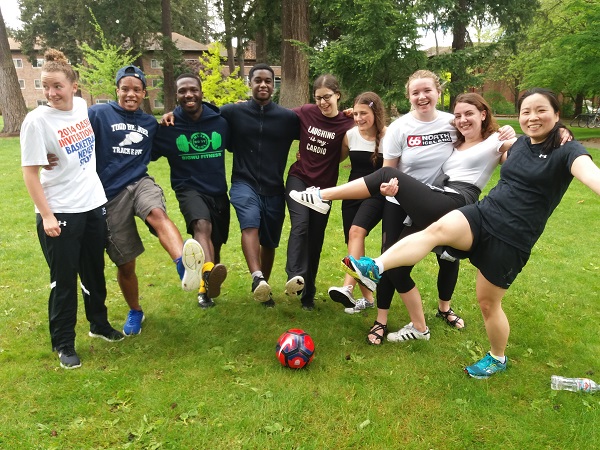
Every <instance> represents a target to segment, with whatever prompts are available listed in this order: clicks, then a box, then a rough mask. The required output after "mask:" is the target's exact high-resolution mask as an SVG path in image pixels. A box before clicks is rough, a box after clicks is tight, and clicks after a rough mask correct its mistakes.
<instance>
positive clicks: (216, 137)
mask: <svg viewBox="0 0 600 450" xmlns="http://www.w3.org/2000/svg"><path fill="white" fill-rule="evenodd" d="M222 142H223V140H222V138H221V134H220V133H218V132H216V131H213V132H212V133H211V135H210V136H208V134H206V133H202V132H198V133H193V134H192V135H191V136H190V138H189V139H188V138H187V136H186V135H185V134H181V135H179V137H178V138H177V139H176V140H175V144H176V145H177V149H178V150H179V152H180V153H184V154H183V155H180V156H181V159H204V158H218V157H219V156H221V154H222V152H221V151H218V149H220V148H221V144H222ZM211 145H212V151H211V152H207V153H204V152H206V151H207V150H208V149H209V148H210V147H211ZM190 151H192V153H190ZM194 152H197V153H204V154H203V155H197V154H194Z"/></svg>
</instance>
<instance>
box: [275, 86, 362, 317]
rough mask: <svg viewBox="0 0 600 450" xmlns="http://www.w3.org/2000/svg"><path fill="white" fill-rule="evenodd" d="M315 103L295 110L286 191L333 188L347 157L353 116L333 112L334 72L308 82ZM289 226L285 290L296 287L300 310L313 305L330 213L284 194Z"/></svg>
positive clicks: (335, 104) (336, 93)
mask: <svg viewBox="0 0 600 450" xmlns="http://www.w3.org/2000/svg"><path fill="white" fill-rule="evenodd" d="M313 95H314V97H315V104H307V105H303V106H301V107H299V108H295V109H294V112H295V113H296V114H298V117H299V118H300V144H299V159H298V160H297V161H296V162H295V163H294V164H292V166H291V167H290V170H289V173H288V178H287V183H286V194H289V193H290V191H292V190H295V191H304V190H306V189H307V188H308V187H309V186H320V187H322V188H325V187H332V186H335V185H336V183H337V179H338V171H339V164H340V161H342V160H343V159H345V158H346V157H347V156H348V147H347V144H346V145H343V143H344V136H345V135H346V131H348V130H349V129H350V128H352V127H353V126H354V120H353V118H352V117H347V116H345V115H344V114H343V113H342V112H340V111H339V110H338V101H339V100H340V96H341V93H340V88H339V83H338V81H337V80H336V79H335V77H334V76H332V75H329V74H326V75H321V76H320V77H319V78H317V79H316V81H315V82H314V84H313ZM286 199H287V204H288V210H289V212H290V221H291V230H290V237H289V240H288V248H287V264H286V267H285V270H286V272H287V275H288V283H287V284H286V293H288V294H295V293H298V292H300V291H302V292H301V294H300V296H301V302H302V309H304V310H307V311H311V310H312V309H313V308H314V304H315V303H314V298H315V293H316V286H315V279H316V277H317V270H318V268H319V259H320V257H321V249H322V247H323V239H324V237H325V228H326V227H327V221H328V219H329V214H324V215H323V214H320V213H318V212H316V211H313V210H311V209H309V208H307V207H306V206H303V205H300V204H299V203H297V202H295V201H293V200H291V199H290V198H289V195H286Z"/></svg>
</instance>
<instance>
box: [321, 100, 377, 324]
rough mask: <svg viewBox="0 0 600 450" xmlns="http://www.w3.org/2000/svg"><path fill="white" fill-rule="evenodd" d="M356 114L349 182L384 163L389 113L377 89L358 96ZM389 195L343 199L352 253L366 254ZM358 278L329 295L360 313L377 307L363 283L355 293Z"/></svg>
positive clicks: (349, 135) (348, 149)
mask: <svg viewBox="0 0 600 450" xmlns="http://www.w3.org/2000/svg"><path fill="white" fill-rule="evenodd" d="M353 116H354V123H355V124H356V126H355V127H354V128H351V129H350V130H348V131H347V132H346V136H345V137H344V142H343V144H342V153H343V158H345V157H346V155H348V156H350V164H351V169H350V176H349V177H348V182H350V181H352V180H356V179H358V178H361V177H364V176H366V175H369V174H370V173H373V172H375V170H377V169H380V168H381V166H382V164H383V154H382V152H381V140H382V139H383V136H384V135H385V130H386V129H387V127H386V122H387V119H386V114H385V107H384V105H383V102H382V101H381V98H380V97H379V96H378V95H377V94H376V93H375V92H363V93H362V94H359V95H358V96H357V97H356V98H355V99H354V104H353ZM384 202H385V198H384V197H383V195H380V194H378V195H374V196H373V197H370V198H368V199H360V200H344V201H343V202H342V222H343V226H344V237H345V242H346V244H347V245H348V254H350V255H352V256H354V257H355V258H360V257H361V256H363V255H364V254H365V238H366V237H367V236H368V234H369V232H370V231H371V230H372V229H373V228H375V226H376V225H377V224H378V223H379V222H380V221H381V217H382V214H383V206H384ZM355 285H356V280H354V278H352V277H351V276H350V275H346V277H345V278H344V284H343V286H340V287H335V286H334V287H330V288H329V291H328V292H329V296H330V297H331V299H332V300H333V301H335V302H338V303H341V304H342V305H344V306H345V307H346V308H345V310H344V311H345V312H346V313H347V314H356V313H359V312H361V311H363V310H365V309H367V308H373V306H374V300H373V293H372V292H371V291H369V290H368V289H367V288H365V287H364V286H361V285H359V287H360V290H361V294H362V295H361V298H358V299H355V298H354V295H353V291H354V287H355Z"/></svg>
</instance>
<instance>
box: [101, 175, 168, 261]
mask: <svg viewBox="0 0 600 450" xmlns="http://www.w3.org/2000/svg"><path fill="white" fill-rule="evenodd" d="M155 208H158V209H161V210H163V211H165V212H166V210H167V207H166V205H165V197H164V195H163V190H162V189H161V187H160V186H159V185H158V184H156V183H155V182H154V178H152V177H144V178H142V179H141V180H139V181H137V182H135V183H133V184H130V185H129V186H127V187H126V188H125V189H123V190H122V191H121V192H120V193H119V195H117V196H116V197H115V198H113V199H112V200H111V201H109V202H108V203H107V204H106V223H107V224H108V245H107V247H106V253H108V256H109V258H110V259H111V261H112V262H114V263H115V264H116V265H117V266H122V265H123V264H125V263H128V262H130V261H133V260H134V259H135V258H137V257H138V256H140V255H141V254H142V253H143V252H144V244H142V239H141V238H140V235H139V233H138V230H137V226H136V223H135V216H137V217H139V218H140V219H142V220H143V221H144V222H145V221H146V217H148V214H150V212H151V211H152V210H153V209H155ZM148 228H149V229H150V232H152V233H153V234H156V233H154V230H153V229H152V227H150V225H148Z"/></svg>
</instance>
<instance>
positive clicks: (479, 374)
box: [465, 352, 508, 378]
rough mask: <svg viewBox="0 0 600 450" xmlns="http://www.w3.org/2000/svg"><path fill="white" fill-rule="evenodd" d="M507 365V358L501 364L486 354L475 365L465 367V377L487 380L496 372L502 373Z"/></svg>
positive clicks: (488, 353)
mask: <svg viewBox="0 0 600 450" xmlns="http://www.w3.org/2000/svg"><path fill="white" fill-rule="evenodd" d="M507 365H508V358H506V360H505V361H504V362H503V363H502V362H500V361H498V360H497V359H496V358H494V357H493V356H492V355H490V352H487V353H486V354H485V356H484V357H483V358H482V359H480V360H479V361H477V362H476V363H475V364H473V365H471V366H468V367H465V372H466V373H467V375H469V376H470V377H473V378H489V377H491V376H492V375H494V374H495V373H497V372H503V371H505V370H506V366H507Z"/></svg>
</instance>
